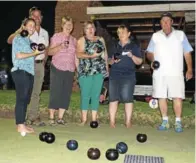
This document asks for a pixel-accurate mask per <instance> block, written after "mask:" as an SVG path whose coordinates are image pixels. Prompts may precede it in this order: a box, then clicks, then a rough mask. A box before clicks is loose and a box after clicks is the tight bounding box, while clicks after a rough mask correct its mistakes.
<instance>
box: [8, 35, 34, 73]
mask: <svg viewBox="0 0 196 163" xmlns="http://www.w3.org/2000/svg"><path fill="white" fill-rule="evenodd" d="M32 52H33V51H32V49H31V48H30V39H29V38H28V37H21V36H20V35H17V36H16V37H15V38H14V40H13V43H12V63H13V67H12V69H11V72H13V71H16V70H24V71H26V72H28V73H30V74H32V75H34V57H29V58H23V59H18V58H16V55H17V54H18V53H32Z"/></svg>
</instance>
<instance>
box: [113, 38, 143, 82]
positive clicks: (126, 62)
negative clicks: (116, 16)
mask: <svg viewBox="0 0 196 163" xmlns="http://www.w3.org/2000/svg"><path fill="white" fill-rule="evenodd" d="M129 51H130V52H131V53H132V54H133V55H134V56H136V57H139V58H142V55H141V49H140V47H139V45H138V44H137V43H135V42H133V41H131V40H129V42H128V43H127V44H126V45H124V46H122V45H121V43H120V42H118V43H116V45H115V46H114V47H113V52H112V54H110V58H112V57H113V56H114V55H116V54H118V55H119V56H118V57H119V58H120V61H119V62H118V63H114V64H112V65H111V68H110V79H121V78H131V77H134V76H135V71H136V70H135V69H136V65H135V63H134V62H133V60H132V58H130V57H128V56H127V55H124V54H126V52H129Z"/></svg>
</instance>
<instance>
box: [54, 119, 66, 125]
mask: <svg viewBox="0 0 196 163" xmlns="http://www.w3.org/2000/svg"><path fill="white" fill-rule="evenodd" d="M56 122H57V124H59V125H65V121H64V120H63V119H58V120H57V121H56Z"/></svg>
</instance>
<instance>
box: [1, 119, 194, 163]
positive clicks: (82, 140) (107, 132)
mask: <svg viewBox="0 0 196 163" xmlns="http://www.w3.org/2000/svg"><path fill="white" fill-rule="evenodd" d="M35 131H36V133H35V134H31V135H30V134H29V135H26V136H25V137H22V136H21V135H20V134H19V133H17V132H16V131H15V126H14V120H13V119H0V133H1V134H0V144H1V148H0V163H27V162H28V163H54V162H65V163H93V162H97V163H109V162H110V161H108V160H107V159H106V158H105V151H106V150H107V149H108V148H114V147H115V146H116V143H118V142H119V141H123V142H125V143H127V145H128V147H129V149H128V152H127V154H133V155H145V156H160V157H164V159H165V163H194V159H195V157H194V156H195V141H194V140H195V135H194V133H195V130H194V129H186V130H185V131H184V132H183V133H181V134H177V133H175V132H174V130H173V129H171V130H169V131H167V132H159V131H157V130H156V129H155V128H152V127H147V126H145V127H142V126H137V125H134V126H133V127H132V128H131V129H126V128H125V127H124V126H122V125H117V127H116V128H115V129H111V128H109V126H108V125H106V124H101V125H100V127H99V128H97V129H91V128H90V127H89V126H88V125H87V126H84V127H81V126H78V125H77V124H73V123H72V124H67V125H66V126H56V127H50V126H47V127H36V128H35ZM42 131H47V132H52V133H54V134H55V136H56V141H55V142H54V143H53V144H46V143H44V142H41V141H40V140H39V136H38V135H39V133H40V132H42ZM138 133H145V134H147V136H148V140H147V142H146V143H143V144H141V143H139V142H137V140H136V135H137V134H138ZM70 139H75V140H77V141H78V143H79V147H78V150H76V151H69V150H68V149H67V148H66V142H67V141H68V140H70ZM91 147H96V148H99V149H100V151H101V157H100V159H99V160H97V161H92V160H90V159H88V157H87V151H88V149H89V148H91ZM124 156H125V155H120V156H119V159H118V160H117V161H115V163H123V161H124Z"/></svg>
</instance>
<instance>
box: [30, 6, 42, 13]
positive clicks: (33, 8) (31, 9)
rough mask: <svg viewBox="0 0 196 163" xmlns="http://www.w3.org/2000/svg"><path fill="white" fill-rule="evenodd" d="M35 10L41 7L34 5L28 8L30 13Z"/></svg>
mask: <svg viewBox="0 0 196 163" xmlns="http://www.w3.org/2000/svg"><path fill="white" fill-rule="evenodd" d="M35 10H38V11H40V12H41V9H40V8H39V7H36V6H34V7H32V8H30V10H29V13H32V12H33V11H35Z"/></svg>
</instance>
